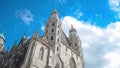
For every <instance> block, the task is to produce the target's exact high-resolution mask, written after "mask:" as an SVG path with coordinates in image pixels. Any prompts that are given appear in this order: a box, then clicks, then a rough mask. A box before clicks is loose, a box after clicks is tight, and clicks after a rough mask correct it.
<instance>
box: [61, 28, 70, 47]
mask: <svg viewBox="0 0 120 68" xmlns="http://www.w3.org/2000/svg"><path fill="white" fill-rule="evenodd" d="M60 39H61V42H62V43H63V44H65V45H69V42H68V38H67V36H66V35H65V33H64V32H63V30H62V31H61V35H60Z"/></svg>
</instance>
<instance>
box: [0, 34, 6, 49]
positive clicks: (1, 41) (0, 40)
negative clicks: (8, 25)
mask: <svg viewBox="0 0 120 68" xmlns="http://www.w3.org/2000/svg"><path fill="white" fill-rule="evenodd" d="M3 34H4V33H2V34H0V51H2V50H3V49H4V43H5V37H4V35H3Z"/></svg>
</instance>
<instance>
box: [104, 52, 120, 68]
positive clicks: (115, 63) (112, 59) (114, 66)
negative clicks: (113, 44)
mask: <svg viewBox="0 0 120 68" xmlns="http://www.w3.org/2000/svg"><path fill="white" fill-rule="evenodd" d="M104 58H105V59H107V60H108V63H106V65H105V67H104V68H120V53H118V52H109V53H107V54H106V55H105V56H104Z"/></svg>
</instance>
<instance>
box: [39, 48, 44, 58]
mask: <svg viewBox="0 0 120 68" xmlns="http://www.w3.org/2000/svg"><path fill="white" fill-rule="evenodd" d="M43 56H44V48H43V47H41V48H40V51H39V58H40V59H41V60H43Z"/></svg>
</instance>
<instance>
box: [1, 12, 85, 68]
mask: <svg viewBox="0 0 120 68" xmlns="http://www.w3.org/2000/svg"><path fill="white" fill-rule="evenodd" d="M4 43H5V37H4V35H3V33H2V34H0V68H85V67H84V59H83V53H82V47H81V40H80V38H79V36H78V35H77V30H76V29H75V28H74V27H73V26H72V25H71V29H70V30H69V37H67V36H66V35H65V33H64V32H63V30H62V22H61V20H60V19H59V16H58V12H57V11H56V10H54V11H53V12H52V13H51V16H50V17H49V19H48V20H47V21H46V26H45V29H44V34H43V36H41V37H39V36H38V31H36V32H34V33H33V35H32V37H31V38H30V39H28V38H27V35H26V34H24V35H23V37H22V38H21V41H20V42H19V44H16V42H15V43H14V45H13V47H12V48H11V50H10V51H9V52H8V51H6V50H4Z"/></svg>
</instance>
